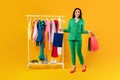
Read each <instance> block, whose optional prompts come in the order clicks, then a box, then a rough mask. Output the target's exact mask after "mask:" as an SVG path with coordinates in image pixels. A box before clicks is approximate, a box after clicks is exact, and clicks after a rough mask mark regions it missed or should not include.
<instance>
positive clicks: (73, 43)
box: [69, 40, 84, 65]
mask: <svg viewBox="0 0 120 80" xmlns="http://www.w3.org/2000/svg"><path fill="white" fill-rule="evenodd" d="M69 45H70V51H71V58H72V64H73V65H75V64H76V51H77V55H78V58H79V61H80V64H84V59H83V56H82V52H81V51H82V50H81V48H82V40H69Z"/></svg>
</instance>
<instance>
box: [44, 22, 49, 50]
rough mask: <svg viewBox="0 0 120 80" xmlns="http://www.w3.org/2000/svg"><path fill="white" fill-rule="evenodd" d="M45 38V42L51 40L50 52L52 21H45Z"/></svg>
mask: <svg viewBox="0 0 120 80" xmlns="http://www.w3.org/2000/svg"><path fill="white" fill-rule="evenodd" d="M44 37H45V41H46V39H47V38H48V40H49V45H48V48H49V50H50V20H46V21H45V36H44ZM44 47H45V43H44Z"/></svg>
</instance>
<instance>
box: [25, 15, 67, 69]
mask: <svg viewBox="0 0 120 80" xmlns="http://www.w3.org/2000/svg"><path fill="white" fill-rule="evenodd" d="M26 17H27V20H28V63H27V70H28V69H29V68H30V66H31V65H62V68H63V69H64V39H63V47H62V54H61V55H62V62H59V63H56V64H51V63H48V64H41V63H31V62H30V37H29V36H30V35H31V34H30V29H31V27H30V21H31V18H61V20H62V18H64V17H65V16H55V15H26ZM61 22H62V23H65V21H64V20H62V21H61Z"/></svg>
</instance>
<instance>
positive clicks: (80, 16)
mask: <svg viewBox="0 0 120 80" xmlns="http://www.w3.org/2000/svg"><path fill="white" fill-rule="evenodd" d="M76 10H79V11H80V15H79V17H78V18H80V19H82V11H81V9H80V8H75V9H74V11H73V16H72V18H75V11H76Z"/></svg>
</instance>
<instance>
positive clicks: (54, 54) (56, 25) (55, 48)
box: [51, 20, 58, 57]
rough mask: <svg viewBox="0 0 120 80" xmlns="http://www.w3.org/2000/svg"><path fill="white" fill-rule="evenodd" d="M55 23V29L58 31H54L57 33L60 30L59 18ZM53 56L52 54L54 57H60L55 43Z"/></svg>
mask: <svg viewBox="0 0 120 80" xmlns="http://www.w3.org/2000/svg"><path fill="white" fill-rule="evenodd" d="M54 23H55V30H56V32H54V34H55V33H57V32H58V21H57V20H54ZM53 39H54V35H53ZM53 43H54V42H53ZM51 56H52V57H58V51H57V46H54V45H53V47H52V54H51Z"/></svg>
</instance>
